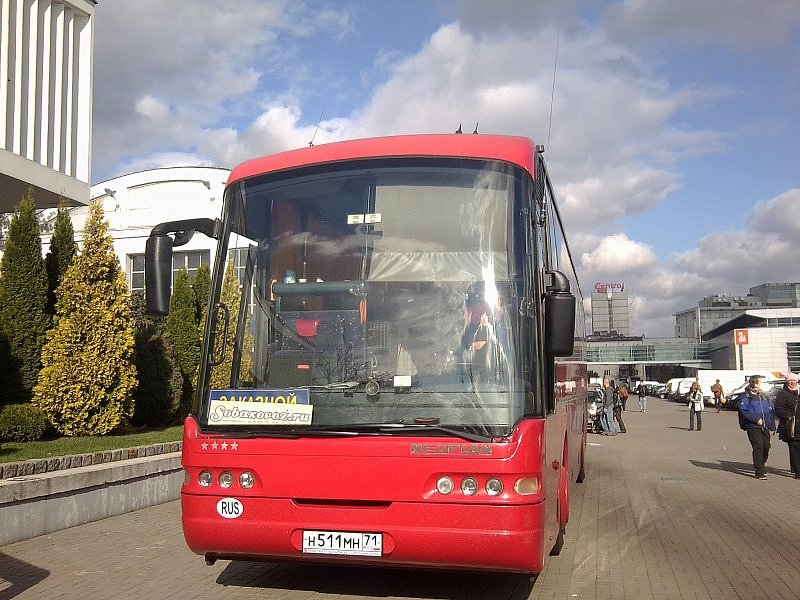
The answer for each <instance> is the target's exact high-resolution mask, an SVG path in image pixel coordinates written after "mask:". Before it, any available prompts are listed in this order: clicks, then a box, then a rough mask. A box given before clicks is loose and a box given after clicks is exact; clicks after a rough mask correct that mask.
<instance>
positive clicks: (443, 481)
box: [436, 477, 455, 494]
mask: <svg viewBox="0 0 800 600" xmlns="http://www.w3.org/2000/svg"><path fill="white" fill-rule="evenodd" d="M454 488H455V485H453V480H452V479H450V478H449V477H439V481H437V482H436V491H438V492H439V493H440V494H449V493H450V492H452V491H453V489H454Z"/></svg>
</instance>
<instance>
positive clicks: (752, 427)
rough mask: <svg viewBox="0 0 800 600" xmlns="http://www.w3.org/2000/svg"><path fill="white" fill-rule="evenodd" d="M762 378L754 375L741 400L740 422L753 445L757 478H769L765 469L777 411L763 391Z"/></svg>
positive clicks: (754, 467)
mask: <svg viewBox="0 0 800 600" xmlns="http://www.w3.org/2000/svg"><path fill="white" fill-rule="evenodd" d="M761 379H762V377H761V376H760V375H752V376H751V377H750V381H749V383H748V386H747V387H746V388H745V391H744V394H742V397H741V400H739V424H740V426H741V428H742V429H744V430H745V431H746V432H747V439H748V440H750V445H751V446H752V447H753V469H754V471H755V473H754V475H755V477H756V479H766V478H767V475H766V473H765V471H764V469H765V465H766V463H767V458H769V447H770V435H772V433H773V432H774V431H775V412H774V409H773V406H772V402H770V400H769V398H767V396H766V395H765V394H764V392H762V391H761Z"/></svg>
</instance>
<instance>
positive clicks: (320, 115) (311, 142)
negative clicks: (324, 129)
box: [308, 104, 326, 146]
mask: <svg viewBox="0 0 800 600" xmlns="http://www.w3.org/2000/svg"><path fill="white" fill-rule="evenodd" d="M325 107H326V105H325V104H323V105H322V112H320V113H319V119H318V120H317V126H316V128H315V129H314V135H312V136H311V140H310V141H309V142H308V145H309V146H313V145H314V138H315V137H317V131H319V124H320V123H322V115H324V114H325Z"/></svg>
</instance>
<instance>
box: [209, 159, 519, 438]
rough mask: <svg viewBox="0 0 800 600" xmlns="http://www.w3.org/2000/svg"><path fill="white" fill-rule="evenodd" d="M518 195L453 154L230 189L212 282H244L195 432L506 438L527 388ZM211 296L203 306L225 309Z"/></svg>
mask: <svg viewBox="0 0 800 600" xmlns="http://www.w3.org/2000/svg"><path fill="white" fill-rule="evenodd" d="M530 185H531V184H530V176H529V175H528V174H527V173H525V172H524V171H523V170H522V169H520V168H519V167H516V166H513V165H509V164H506V163H502V162H496V161H484V160H475V159H448V158H445V159H443V158H437V159H420V158H414V159H408V158H406V159H373V160H359V161H342V162H338V163H331V164H325V165H320V166H314V167H306V168H302V169H294V170H290V171H283V172H278V173H268V174H264V175H259V176H256V177H251V178H248V179H245V180H243V181H241V182H236V183H234V184H232V185H231V186H230V188H229V189H228V192H227V197H226V208H225V214H224V219H223V227H224V231H223V235H222V239H221V242H220V247H219V250H218V256H217V267H215V270H216V271H217V272H220V271H223V270H226V265H227V270H231V269H233V270H234V271H235V273H236V275H237V276H238V282H239V290H240V291H239V297H240V298H241V300H240V304H239V306H225V308H226V309H227V311H228V314H229V315H231V316H230V318H229V321H230V322H229V327H230V329H231V330H235V332H236V335H235V336H233V338H232V339H234V340H235V341H234V342H233V346H234V347H235V350H234V352H233V353H232V359H230V360H229V361H228V364H227V365H226V364H225V363H224V362H223V363H222V364H220V365H219V366H212V364H213V363H215V362H219V361H215V360H213V353H214V346H216V347H218V346H219V341H216V343H215V344H210V346H211V349H209V350H208V353H209V356H206V357H205V358H204V362H203V366H202V367H201V368H205V369H207V374H208V376H207V378H206V384H205V391H204V392H203V393H202V394H201V398H202V399H203V400H202V402H201V405H200V407H199V410H198V411H197V416H198V419H199V421H200V423H201V425H202V426H203V427H205V428H207V429H221V430H225V431H230V430H236V429H242V430H246V431H247V432H248V433H253V434H258V433H260V432H283V433H287V432H291V433H292V434H299V435H308V434H313V433H314V432H316V433H318V434H321V433H322V432H329V433H331V432H334V433H335V432H337V431H338V432H341V433H342V434H344V433H346V432H353V431H355V432H359V433H363V432H365V431H370V432H373V433H375V434H378V433H379V434H389V435H396V434H398V433H401V434H402V432H404V431H411V430H413V431H414V434H415V435H417V434H418V433H419V431H420V430H423V429H425V428H430V429H431V430H438V431H446V430H450V431H455V432H461V433H462V434H471V435H473V436H485V437H486V438H487V439H491V438H494V437H498V436H505V435H508V434H509V432H510V429H511V427H512V426H513V425H514V424H515V423H516V421H517V420H518V419H519V418H520V417H521V416H522V415H523V414H525V413H526V408H525V398H526V390H528V389H530V383H529V382H528V381H527V380H526V378H525V377H524V376H523V373H528V372H530V370H529V368H528V369H525V368H523V365H525V364H526V362H528V361H530V356H528V357H524V356H522V355H523V354H530V352H526V351H525V350H524V346H525V344H524V343H521V341H520V337H521V336H523V334H524V332H523V331H522V329H523V325H522V321H521V319H520V316H519V315H520V296H521V295H522V294H523V290H521V289H518V288H519V287H520V285H521V283H520V281H521V271H522V262H523V259H522V255H523V254H524V252H523V250H522V249H521V248H519V247H518V246H519V245H520V243H519V242H515V239H517V238H519V237H520V236H519V234H518V233H516V232H515V227H518V225H515V223H518V222H519V221H520V219H519V217H517V218H514V215H515V214H518V213H519V211H520V205H521V198H523V197H524V194H530V189H531V188H530ZM220 267H221V269H220ZM220 279H221V276H220ZM221 288H222V284H221V283H220V284H218V285H216V286H215V289H216V291H215V296H214V298H213V303H212V304H216V303H218V302H220V303H222V304H226V303H232V302H233V301H232V300H230V298H229V297H227V299H226V296H225V293H224V290H221ZM215 327H216V329H215V330H220V329H221V327H220V326H219V325H216V326H215ZM219 335H221V334H218V336H219ZM528 335H529V334H528ZM231 363H232V364H231ZM244 402H247V403H249V404H247V405H244V404H243V403H244ZM234 405H236V406H237V407H238V409H236V410H233V409H232V408H231V407H233V406H234ZM243 406H245V407H246V408H243ZM278 408H280V410H281V411H282V412H281V413H280V414H278V413H277V412H276V411H277V409H278ZM273 409H275V410H273ZM529 410H530V409H528V411H529ZM281 415H283V416H281Z"/></svg>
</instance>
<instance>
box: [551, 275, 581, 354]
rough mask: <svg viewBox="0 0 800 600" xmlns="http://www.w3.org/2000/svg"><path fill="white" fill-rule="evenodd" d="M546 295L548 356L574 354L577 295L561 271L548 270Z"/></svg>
mask: <svg viewBox="0 0 800 600" xmlns="http://www.w3.org/2000/svg"><path fill="white" fill-rule="evenodd" d="M547 276H548V277H549V278H550V284H549V285H548V286H547V290H546V293H545V297H544V351H545V353H546V354H547V355H548V356H572V353H573V352H574V350H575V296H573V295H572V293H571V292H570V289H569V280H568V279H567V278H566V276H565V275H564V274H563V273H561V272H560V271H548V272H547Z"/></svg>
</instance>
